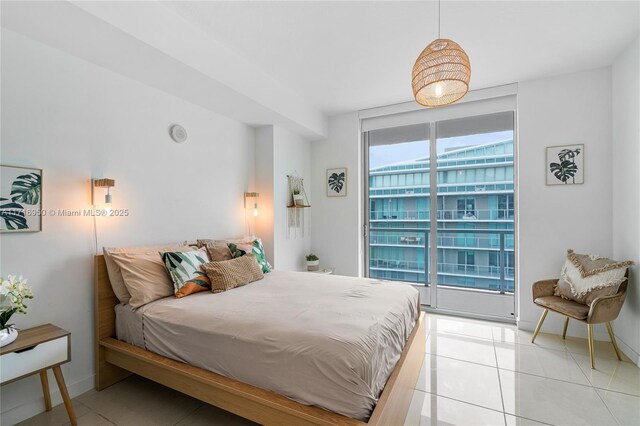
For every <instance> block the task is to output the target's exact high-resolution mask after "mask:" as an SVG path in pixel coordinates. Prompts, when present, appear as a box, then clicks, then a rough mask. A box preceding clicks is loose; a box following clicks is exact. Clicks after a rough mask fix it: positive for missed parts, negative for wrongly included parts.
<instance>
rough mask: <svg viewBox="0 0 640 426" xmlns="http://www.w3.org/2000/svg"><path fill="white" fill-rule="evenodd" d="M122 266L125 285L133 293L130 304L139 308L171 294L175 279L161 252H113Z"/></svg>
mask: <svg viewBox="0 0 640 426" xmlns="http://www.w3.org/2000/svg"><path fill="white" fill-rule="evenodd" d="M193 250H195V249H194V248H193V247H189V246H182V247H174V248H173V251H175V252H186V251H193ZM111 257H112V259H113V260H114V261H115V263H116V264H117V265H118V267H119V268H120V272H121V274H122V279H123V281H124V285H125V287H126V289H127V291H128V292H129V294H130V295H131V298H130V299H129V302H128V303H129V305H131V307H133V308H139V307H140V306H142V305H146V304H147V303H149V302H153V301H154V300H158V299H161V298H163V297H167V296H171V295H172V294H174V292H173V281H171V277H170V276H169V273H168V272H167V269H166V268H165V266H164V263H163V262H162V257H161V256H160V252H157V251H152V252H146V253H111Z"/></svg>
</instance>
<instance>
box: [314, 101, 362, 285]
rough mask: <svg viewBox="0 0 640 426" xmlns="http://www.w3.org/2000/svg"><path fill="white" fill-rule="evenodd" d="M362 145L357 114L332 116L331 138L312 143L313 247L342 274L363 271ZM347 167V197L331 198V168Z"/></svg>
mask: <svg viewBox="0 0 640 426" xmlns="http://www.w3.org/2000/svg"><path fill="white" fill-rule="evenodd" d="M361 152H362V147H361V142H360V120H359V118H358V114H357V113H355V112H354V113H347V114H341V115H336V116H333V117H330V118H329V138H328V139H326V140H323V141H317V142H313V143H312V144H311V158H312V160H311V162H312V176H313V178H312V188H313V189H312V191H311V192H312V194H313V208H312V209H313V222H312V223H311V235H312V241H313V244H312V249H313V251H314V252H315V253H316V254H317V255H318V257H320V263H321V264H322V266H324V267H330V268H334V269H335V273H336V274H339V275H351V276H360V275H361V274H362V249H361V229H362V226H361V225H362V217H361V216H362V215H361V213H360V212H361V211H362V209H361V205H362V159H361V157H362V154H361ZM334 167H346V168H347V196H346V197H333V198H329V197H327V193H326V171H327V169H328V168H334Z"/></svg>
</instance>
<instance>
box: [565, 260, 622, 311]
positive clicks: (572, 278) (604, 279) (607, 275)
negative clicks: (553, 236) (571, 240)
mask: <svg viewBox="0 0 640 426" xmlns="http://www.w3.org/2000/svg"><path fill="white" fill-rule="evenodd" d="M633 265H634V263H633V262H631V261H625V262H618V261H615V260H612V259H607V258H606V257H601V256H596V255H588V254H577V253H574V252H573V250H571V249H569V250H567V260H566V261H565V264H564V266H563V267H562V271H561V273H560V280H558V284H556V286H555V288H554V294H555V295H556V296H560V297H562V298H563V299H569V300H574V301H576V302H578V303H582V304H585V305H591V303H593V301H594V300H596V299H597V298H599V297H603V296H612V295H614V294H616V293H617V292H618V287H620V284H622V283H623V282H624V281H625V280H626V278H625V276H624V275H625V273H626V271H627V268H628V267H630V266H633Z"/></svg>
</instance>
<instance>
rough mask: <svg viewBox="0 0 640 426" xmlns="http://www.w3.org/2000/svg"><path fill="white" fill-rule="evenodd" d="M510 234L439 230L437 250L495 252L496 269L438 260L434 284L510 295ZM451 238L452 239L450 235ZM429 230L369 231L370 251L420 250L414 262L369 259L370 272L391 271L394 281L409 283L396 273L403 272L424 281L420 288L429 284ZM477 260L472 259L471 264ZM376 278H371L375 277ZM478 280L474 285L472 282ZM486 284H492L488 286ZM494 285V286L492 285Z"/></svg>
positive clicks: (511, 286) (512, 275) (511, 245)
mask: <svg viewBox="0 0 640 426" xmlns="http://www.w3.org/2000/svg"><path fill="white" fill-rule="evenodd" d="M513 232H514V231H513V230H494V229H487V230H485V229H443V230H438V238H437V241H438V247H439V248H440V247H460V248H463V249H469V248H471V249H473V248H493V249H496V250H497V251H498V256H497V263H498V265H489V264H484V265H482V264H472V265H470V264H461V263H449V262H446V261H442V260H441V259H438V260H439V262H438V264H437V275H438V277H439V279H438V283H441V281H444V282H442V284H446V285H447V286H454V287H461V288H472V289H473V288H475V289H482V290H497V291H500V292H501V293H505V292H512V291H513V280H514V276H515V270H514V268H513V267H512V266H507V256H506V254H507V250H509V249H513ZM451 234H454V235H451ZM429 235H430V230H428V229H406V228H373V229H371V232H370V236H369V242H370V245H371V246H372V247H374V246H375V245H387V244H388V245H406V246H409V247H417V248H423V249H424V250H423V252H422V254H421V255H420V256H419V258H418V259H415V260H413V259H412V260H406V259H387V258H381V257H379V255H378V256H377V257H372V258H370V259H369V268H370V270H371V271H372V272H373V271H392V272H394V273H396V276H397V278H394V279H398V280H402V281H411V280H410V279H403V277H402V276H399V277H398V274H397V273H403V272H406V273H407V274H408V275H411V276H413V277H415V276H418V275H420V276H422V277H424V282H423V283H424V284H428V283H429V281H430V280H429V278H430V272H431V271H430V252H431V245H430V243H429ZM477 257H478V256H474V260H475V259H477ZM375 275H376V274H372V276H375ZM441 276H442V277H444V276H450V277H460V278H463V280H462V281H460V282H455V280H451V279H446V280H443V279H441ZM476 279H478V280H480V281H479V282H477V283H476V282H475V280H476ZM488 280H492V283H491V284H489V283H488ZM495 281H497V282H498V283H497V284H498V285H497V286H496V285H495Z"/></svg>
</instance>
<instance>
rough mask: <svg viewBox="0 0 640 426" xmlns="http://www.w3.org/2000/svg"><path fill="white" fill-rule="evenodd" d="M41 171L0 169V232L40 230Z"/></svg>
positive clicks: (13, 168) (2, 167)
mask: <svg viewBox="0 0 640 426" xmlns="http://www.w3.org/2000/svg"><path fill="white" fill-rule="evenodd" d="M41 212H42V169H32V168H27V167H15V166H4V165H3V166H0V232H3V233H5V232H38V231H41V230H42V216H41Z"/></svg>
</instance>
